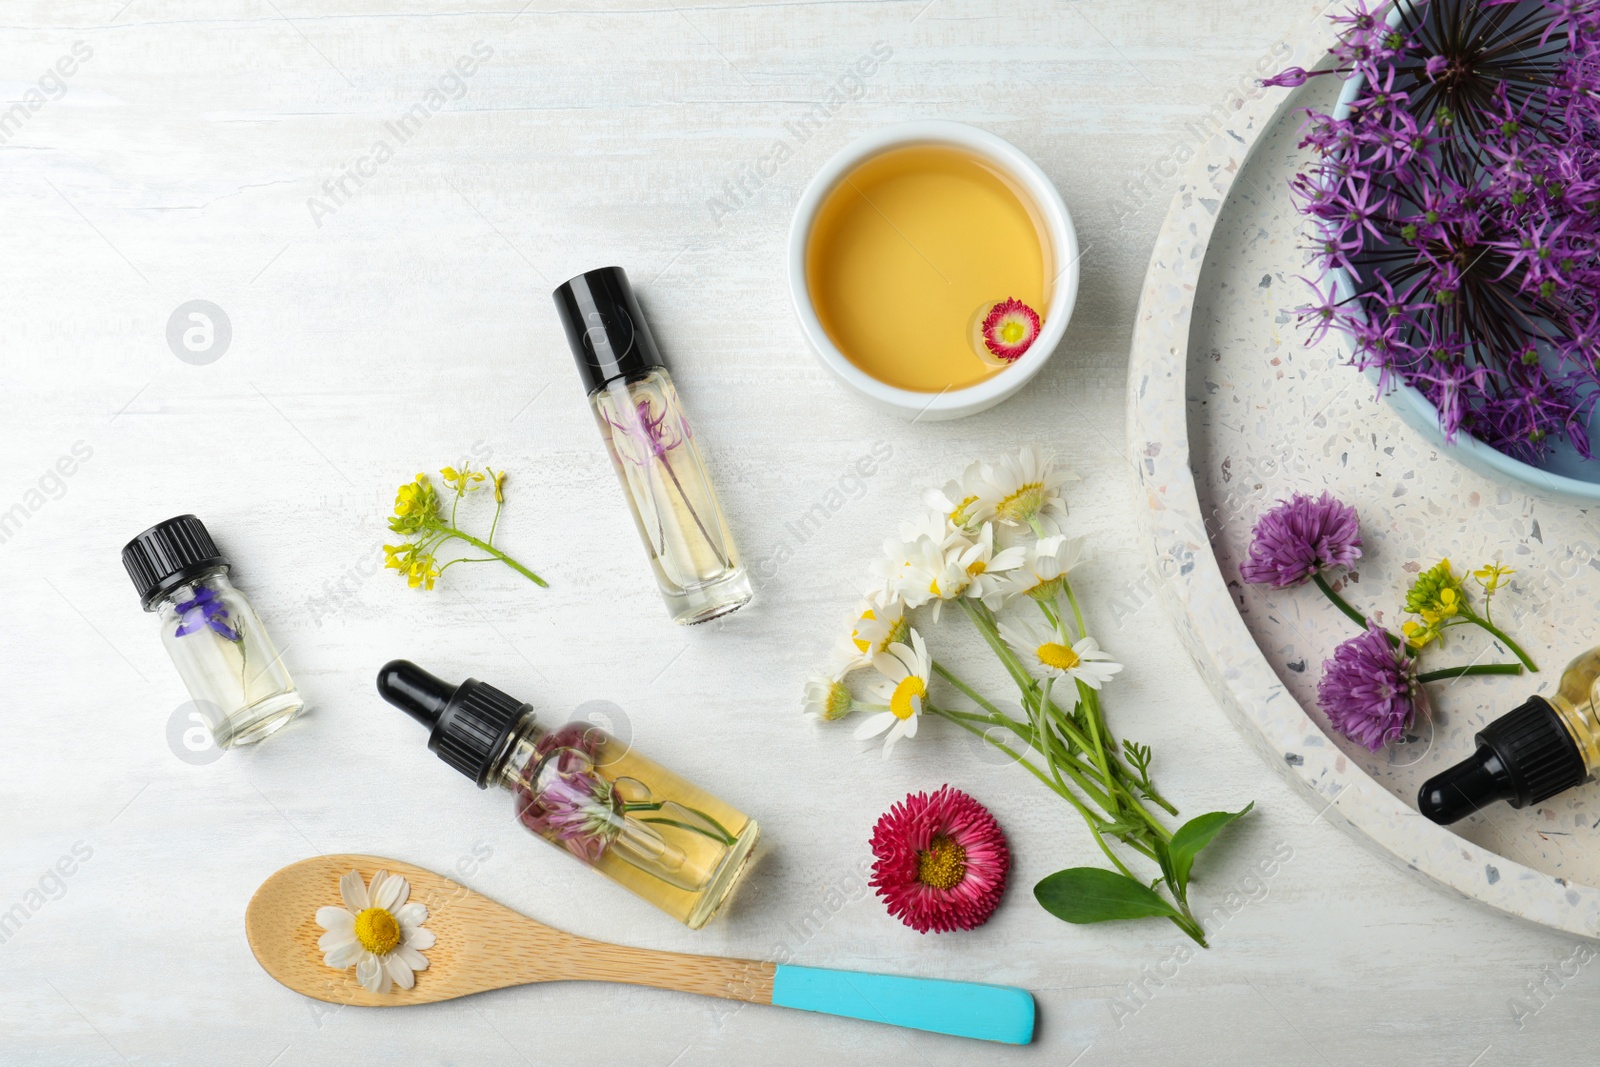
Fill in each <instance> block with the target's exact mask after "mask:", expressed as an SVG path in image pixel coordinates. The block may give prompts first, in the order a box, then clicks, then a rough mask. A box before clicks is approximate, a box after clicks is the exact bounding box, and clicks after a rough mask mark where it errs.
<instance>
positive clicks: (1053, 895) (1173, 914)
mask: <svg viewBox="0 0 1600 1067" xmlns="http://www.w3.org/2000/svg"><path fill="white" fill-rule="evenodd" d="M1033 895H1034V897H1035V898H1036V899H1037V900H1038V901H1039V904H1040V905H1041V906H1042V907H1043V908H1044V910H1045V911H1048V912H1049V913H1050V914H1051V915H1054V916H1055V917H1056V918H1058V919H1062V920H1065V921H1066V922H1069V923H1099V922H1106V921H1107V920H1109V919H1151V918H1162V919H1175V918H1178V917H1179V916H1178V912H1177V909H1175V908H1173V906H1172V905H1171V904H1168V903H1167V902H1166V901H1165V900H1163V899H1161V897H1159V896H1157V895H1156V893H1155V891H1154V890H1153V889H1151V888H1150V887H1149V886H1147V885H1145V884H1144V883H1143V882H1136V881H1134V880H1133V879H1132V878H1129V877H1128V876H1127V875H1125V874H1118V873H1117V872H1116V871H1107V870H1103V869H1102V868H1099V867H1068V868H1067V869H1066V870H1064V871H1057V872H1056V873H1055V874H1052V875H1050V876H1048V877H1046V878H1045V879H1044V880H1043V881H1041V882H1040V883H1039V884H1038V885H1036V886H1034V887H1033Z"/></svg>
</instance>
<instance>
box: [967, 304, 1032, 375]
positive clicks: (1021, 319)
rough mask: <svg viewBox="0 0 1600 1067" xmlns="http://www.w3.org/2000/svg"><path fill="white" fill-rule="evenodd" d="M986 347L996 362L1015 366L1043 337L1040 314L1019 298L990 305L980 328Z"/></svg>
mask: <svg viewBox="0 0 1600 1067" xmlns="http://www.w3.org/2000/svg"><path fill="white" fill-rule="evenodd" d="M978 331H979V333H981V334H982V336H983V347H984V349H985V350H986V351H987V352H988V353H989V355H991V356H993V357H994V358H995V359H996V360H998V361H999V362H1001V363H1003V364H1007V365H1009V364H1012V363H1015V362H1016V361H1017V360H1019V359H1021V358H1022V354H1023V353H1024V352H1026V351H1027V350H1028V349H1029V348H1030V347H1032V346H1033V342H1034V341H1036V340H1038V337H1039V313H1038V312H1037V311H1035V310H1033V308H1031V307H1029V306H1028V305H1027V304H1024V303H1023V302H1022V301H1020V300H1018V299H1017V298H1015V297H1010V296H1008V297H1006V298H1005V299H1004V300H1001V301H999V302H998V303H995V304H993V305H991V306H990V308H989V313H988V314H987V315H985V316H984V317H983V324H982V325H981V326H979V327H978Z"/></svg>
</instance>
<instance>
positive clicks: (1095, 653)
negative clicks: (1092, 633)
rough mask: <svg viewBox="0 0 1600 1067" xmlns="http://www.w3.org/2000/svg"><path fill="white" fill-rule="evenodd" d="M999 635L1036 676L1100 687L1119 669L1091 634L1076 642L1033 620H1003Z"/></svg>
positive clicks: (1091, 687)
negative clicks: (1101, 649)
mask: <svg viewBox="0 0 1600 1067" xmlns="http://www.w3.org/2000/svg"><path fill="white" fill-rule="evenodd" d="M1000 636H1001V637H1002V638H1004V639H1005V642H1006V644H1008V645H1010V646H1011V648H1012V649H1013V650H1014V651H1015V652H1016V654H1017V655H1018V656H1019V657H1021V659H1022V665H1023V666H1024V667H1026V668H1027V669H1028V673H1029V674H1032V675H1033V676H1034V677H1036V678H1052V679H1055V678H1066V679H1069V680H1070V681H1074V682H1082V683H1083V684H1084V685H1086V686H1088V687H1089V688H1090V689H1099V688H1100V687H1101V686H1102V685H1104V684H1105V683H1106V682H1108V681H1110V680H1111V676H1112V675H1114V674H1116V673H1117V672H1118V671H1120V670H1122V664H1120V663H1113V662H1112V660H1111V657H1110V656H1108V655H1106V654H1105V653H1104V652H1102V651H1100V645H1099V643H1098V642H1096V641H1095V639H1094V638H1092V637H1085V638H1082V639H1081V640H1079V641H1078V642H1077V643H1076V644H1068V643H1067V638H1066V636H1065V635H1064V634H1062V633H1061V631H1060V630H1058V629H1056V628H1055V627H1053V626H1042V625H1040V624H1039V623H1036V622H1003V623H1001V624H1000Z"/></svg>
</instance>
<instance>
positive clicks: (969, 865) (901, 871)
mask: <svg viewBox="0 0 1600 1067" xmlns="http://www.w3.org/2000/svg"><path fill="white" fill-rule="evenodd" d="M872 854H873V855H874V856H875V857H877V862H876V863H874V864H873V865H872V883H871V884H872V887H873V888H874V889H876V890H877V891H878V896H879V897H880V898H881V899H882V900H883V902H884V903H885V904H886V905H888V908H889V914H890V915H893V916H894V917H895V918H897V919H899V920H900V921H901V922H903V923H905V924H906V925H907V926H909V927H911V928H912V929H913V930H915V931H917V932H918V933H921V934H925V933H927V932H928V931H929V930H932V931H934V932H935V933H946V932H948V931H950V930H971V929H973V928H974V927H977V926H981V925H983V924H984V923H985V922H987V921H988V920H989V916H990V915H992V914H994V909H995V908H996V907H998V906H999V904H1000V896H1001V894H1002V893H1004V892H1005V888H1006V874H1007V872H1008V871H1009V870H1010V869H1011V850H1010V849H1009V848H1007V847H1006V837H1005V834H1003V833H1002V832H1001V831H1000V824H999V823H997V822H995V819H994V816H993V815H991V814H989V809H987V808H985V807H984V806H983V805H982V804H979V803H978V802H977V801H976V800H973V799H972V798H971V797H970V796H968V795H967V794H966V793H963V792H961V790H959V789H952V788H950V787H949V786H948V785H946V786H941V787H940V788H939V790H938V791H937V792H935V793H932V794H928V793H912V794H911V795H910V796H908V797H906V798H905V799H904V800H902V801H901V802H900V803H898V804H896V805H895V806H894V807H892V808H890V809H889V810H888V811H887V812H886V813H884V815H883V817H882V818H880V819H879V820H878V825H877V826H875V827H874V828H873V831H872Z"/></svg>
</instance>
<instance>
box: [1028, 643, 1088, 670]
mask: <svg viewBox="0 0 1600 1067" xmlns="http://www.w3.org/2000/svg"><path fill="white" fill-rule="evenodd" d="M1038 654H1039V662H1040V663H1043V664H1044V665H1045V666H1046V667H1054V668H1055V669H1056V670H1058V671H1070V670H1071V669H1072V668H1074V667H1076V666H1077V665H1078V663H1079V662H1080V661H1079V659H1078V654H1077V653H1076V652H1074V651H1072V649H1070V648H1068V647H1067V646H1066V645H1062V644H1057V643H1056V642H1054V641H1050V642H1047V643H1045V644H1042V645H1040V646H1039V653H1038Z"/></svg>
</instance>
